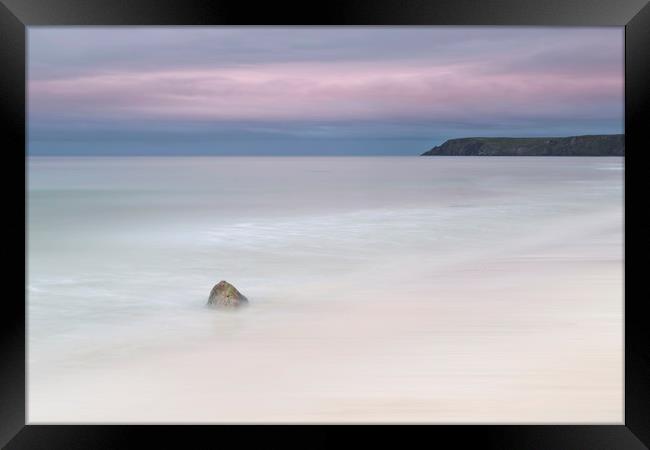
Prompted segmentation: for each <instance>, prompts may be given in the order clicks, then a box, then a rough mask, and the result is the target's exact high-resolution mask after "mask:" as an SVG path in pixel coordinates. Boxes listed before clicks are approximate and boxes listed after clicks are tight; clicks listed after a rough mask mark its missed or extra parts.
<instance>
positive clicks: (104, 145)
mask: <svg viewBox="0 0 650 450" xmlns="http://www.w3.org/2000/svg"><path fill="white" fill-rule="evenodd" d="M623 30H624V29H623V28H622V27H607V28H585V27H581V28H573V27H572V28H569V27H566V28H563V27H552V28H551V27H549V28H533V27H448V26H445V27H442V26H437V27H307V28H294V27H291V28H289V27H103V28H100V27H30V28H29V30H28V119H29V120H28V138H29V140H28V142H29V146H28V152H29V154H30V155H149V154H155V155H209V154H215V155H417V154H420V153H422V152H424V151H426V150H428V149H430V148H431V147H433V146H435V145H438V144H440V143H442V142H444V141H445V140H447V139H452V138H458V137H479V136H482V137H483V136H500V137H502V136H572V135H581V134H609V133H623V117H624V116H623V111H624V109H623V108H624V97H623V92H624V81H623V79H624V66H623V50H624V31H623Z"/></svg>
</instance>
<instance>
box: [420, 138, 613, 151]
mask: <svg viewBox="0 0 650 450" xmlns="http://www.w3.org/2000/svg"><path fill="white" fill-rule="evenodd" d="M624 155H625V135H624V134H603V135H591V136H572V137H564V138H463V139H450V140H448V141H446V142H445V143H444V144H442V145H439V146H438V147H434V148H432V149H431V150H429V151H428V152H424V153H423V154H422V156H624Z"/></svg>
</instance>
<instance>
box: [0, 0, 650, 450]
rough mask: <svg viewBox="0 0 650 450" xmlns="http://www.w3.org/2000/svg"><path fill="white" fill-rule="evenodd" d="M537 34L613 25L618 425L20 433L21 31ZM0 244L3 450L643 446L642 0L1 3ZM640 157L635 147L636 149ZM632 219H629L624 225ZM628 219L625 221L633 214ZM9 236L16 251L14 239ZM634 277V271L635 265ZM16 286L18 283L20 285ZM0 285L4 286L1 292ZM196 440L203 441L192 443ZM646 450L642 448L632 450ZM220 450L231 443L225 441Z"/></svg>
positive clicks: (647, 358) (51, 428) (648, 413)
mask: <svg viewBox="0 0 650 450" xmlns="http://www.w3.org/2000/svg"><path fill="white" fill-rule="evenodd" d="M154 24H155V25H544V26H625V142H626V144H625V145H626V152H625V185H624V186H625V263H626V270H625V417H624V422H623V423H621V424H619V425H473V426H465V425H425V426H408V425H406V426H391V427H384V426H372V427H370V426H354V427H351V426H299V427H296V426H291V427H287V426H264V425H255V426H246V427H242V426H220V425H214V426H212V425H205V426H163V425H159V426H158V425H148V426H139V425H138V426H135V425H132V426H128V425H124V426H121V425H120V426H118V425H113V426H102V425H80V426H73V425H61V426H55V425H47V426H44V425H26V416H25V412H26V410H25V394H26V392H25V386H26V383H25V289H24V287H25V283H24V281H25V270H24V269H25V265H24V264H23V266H22V267H20V265H19V264H16V263H15V262H16V261H23V263H24V262H25V248H26V247H25V245H26V241H25V240H26V232H25V225H26V224H25V219H26V216H25V210H26V208H25V201H26V185H25V182H26V178H25V177H26V170H25V168H26V148H25V143H26V137H25V131H26V109H25V105H26V102H25V101H26V90H25V74H26V71H25V58H26V52H25V50H26V47H25V44H26V39H25V37H26V27H29V26H35V25H154ZM0 61H1V62H2V66H1V69H0V110H1V111H2V115H3V117H2V122H1V124H2V125H1V129H2V142H3V145H2V147H3V148H4V151H3V155H2V156H3V158H2V162H3V163H4V165H3V169H4V170H3V175H2V176H0V180H1V181H0V183H1V184H2V191H0V192H2V193H3V194H4V195H3V200H4V208H3V210H4V211H3V212H4V214H3V220H2V222H3V225H4V229H5V230H6V231H5V234H4V238H5V243H4V245H3V247H4V249H5V252H4V253H5V255H4V259H5V264H3V265H4V266H5V269H3V273H4V277H3V279H4V283H3V284H4V289H3V290H4V293H5V295H4V298H3V299H2V304H1V305H0V317H2V326H0V345H1V352H0V356H1V359H0V361H1V364H0V445H2V446H3V447H6V448H8V449H22V448H44V449H59V448H61V449H77V448H79V449H82V448H83V449H91V448H131V447H134V446H136V443H140V445H144V446H145V447H146V448H149V447H159V448H172V447H174V448H176V447H180V448H184V447H192V448H193V447H196V446H210V447H213V446H218V445H226V443H225V439H227V440H228V441H229V442H234V443H237V444H235V445H241V444H248V443H250V442H251V441H252V440H263V445H269V444H270V445H271V446H272V447H274V446H279V445H282V446H283V447H286V446H295V447H300V448H312V447H319V446H327V447H332V446H336V445H338V444H348V443H351V438H352V437H355V438H360V439H363V441H361V443H360V445H371V444H375V443H381V444H384V445H404V443H413V444H416V443H418V442H422V443H424V444H430V445H433V446H439V445H440V444H441V443H442V442H446V443H450V444H448V445H453V448H474V447H478V448H498V449H509V448H513V449H515V448H516V449H547V448H548V449H581V450H583V449H585V450H586V449H590V450H596V449H642V448H647V447H646V446H650V343H649V342H648V335H649V332H648V331H647V329H646V324H645V322H646V320H647V317H648V316H647V312H648V308H647V306H646V304H647V302H648V300H647V294H646V293H645V292H646V291H647V288H646V289H644V286H643V285H642V284H641V283H642V278H641V275H640V273H641V271H640V270H638V271H636V272H635V270H634V269H635V268H637V267H636V266H637V264H641V263H638V262H642V261H645V259H646V258H647V255H648V253H647V250H648V247H649V245H648V241H649V239H648V237H647V223H648V220H647V219H645V218H644V214H643V213H644V211H643V210H644V209H645V204H646V203H647V200H646V199H645V189H644V188H646V180H647V179H648V178H649V177H648V175H649V169H648V164H647V160H648V157H647V156H646V155H647V153H648V152H650V145H649V144H650V138H648V137H647V134H646V133H647V131H646V129H647V128H648V127H649V126H650V117H649V114H648V110H649V109H650V108H649V105H650V95H649V92H650V88H649V87H648V85H649V84H650V4H649V3H648V2H647V0H617V1H614V0H612V1H605V0H545V1H542V0H537V1H535V0H482V1H480V0H455V1H444V2H440V1H424V0H399V1H398V0H349V1H340V0H339V1H337V0H330V1H328V2H318V3H315V2H304V3H295V4H293V3H285V4H282V3H277V2H255V3H254V2H247V1H244V0H241V1H234V0H228V1H226V0H214V1H209V0H184V1H181V0H173V1H172V0H131V1H123V0H119V1H118V0H0ZM644 146H645V148H644ZM637 211H639V212H640V214H638V215H637V214H636V212H637ZM635 216H636V217H635ZM21 236H22V238H23V239H22V244H21V239H20V237H21ZM640 268H641V269H642V268H643V267H640ZM20 280H22V282H23V283H22V286H21V283H20V282H19V281H20ZM8 288H11V289H8ZM200 443H203V445H201V444H200ZM644 444H645V445H644ZM230 445H232V444H230Z"/></svg>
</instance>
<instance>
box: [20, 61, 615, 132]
mask: <svg viewBox="0 0 650 450" xmlns="http://www.w3.org/2000/svg"><path fill="white" fill-rule="evenodd" d="M622 91H623V72H622V67H621V70H620V73H618V72H616V71H609V72H591V73H590V72H588V71H586V72H573V73H571V72H569V73H567V72H562V73H554V72H544V71H543V70H540V71H537V72H530V71H528V72H524V71H522V72H519V73H518V72H516V71H514V72H513V71H511V72H508V73H499V72H494V71H488V70H485V67H484V66H483V65H481V63H480V62H477V63H471V64H469V63H464V64H443V65H435V64H425V63H422V62H413V63H410V64H409V63H404V62H403V63H402V64H395V63H391V64H382V63H364V64H362V63H353V62H340V61H339V62H336V61H333V62H329V63H313V62H301V63H286V64H279V63H269V64H257V65H249V66H246V67H239V68H213V69H201V70H197V69H187V70H150V71H143V70H141V71H121V72H108V73H96V74H91V75H85V76H77V77H71V78H61V79H50V80H47V79H46V80H33V81H31V82H30V83H29V99H30V108H32V109H33V110H35V111H38V112H42V113H48V112H49V113H59V114H62V115H64V116H65V115H72V116H83V115H92V116H93V117H105V118H112V117H131V118H161V117H164V118H178V119H201V120H376V119H384V118H416V119H431V120H435V119H436V118H439V117H455V116H458V117H463V116H465V115H469V114H470V113H471V114H472V115H476V114H486V115H489V114H508V115H516V114H520V113H521V114H527V113H531V112H535V113H536V114H539V115H545V114H553V113H557V112H558V111H563V112H565V113H570V114H578V115H579V114H581V113H591V114H593V113H594V108H595V107H596V106H597V105H599V104H602V103H603V102H605V103H607V102H617V101H620V102H622Z"/></svg>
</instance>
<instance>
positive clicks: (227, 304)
mask: <svg viewBox="0 0 650 450" xmlns="http://www.w3.org/2000/svg"><path fill="white" fill-rule="evenodd" d="M247 304H248V299H247V298H246V297H244V296H243V295H242V293H241V292H239V291H238V290H237V288H236V287H235V286H233V285H232V284H230V283H228V282H227V281H220V282H219V283H217V284H215V285H214V287H213V288H212V290H211V291H210V297H209V298H208V306H212V307H215V308H239V307H240V306H244V305H247Z"/></svg>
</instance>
